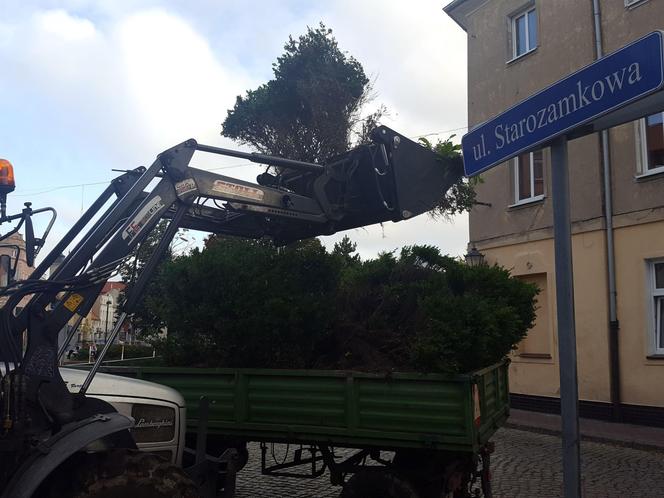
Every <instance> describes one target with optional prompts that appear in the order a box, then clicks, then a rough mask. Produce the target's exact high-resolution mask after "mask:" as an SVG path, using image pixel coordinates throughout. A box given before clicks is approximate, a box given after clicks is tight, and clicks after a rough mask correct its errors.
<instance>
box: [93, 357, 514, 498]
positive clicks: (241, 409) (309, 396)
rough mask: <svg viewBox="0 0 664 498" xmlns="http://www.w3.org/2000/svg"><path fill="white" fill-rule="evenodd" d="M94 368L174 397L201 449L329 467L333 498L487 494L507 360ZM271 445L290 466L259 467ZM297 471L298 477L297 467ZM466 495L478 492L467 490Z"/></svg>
mask: <svg viewBox="0 0 664 498" xmlns="http://www.w3.org/2000/svg"><path fill="white" fill-rule="evenodd" d="M105 370H106V371H107V372H109V373H114V374H119V375H124V376H129V377H136V378H140V379H143V380H149V381H152V382H156V383H159V384H164V385H167V386H170V387H172V388H174V389H176V390H178V391H179V392H180V393H181V394H182V395H183V396H184V398H185V400H186V404H187V413H188V415H187V427H188V433H190V434H192V435H193V434H197V433H200V431H201V430H203V431H204V433H206V435H207V448H208V451H218V452H220V451H222V450H223V449H224V448H227V447H235V448H237V449H238V451H239V452H240V453H241V454H244V453H245V451H246V450H245V448H246V443H248V442H252V441H253V442H260V443H261V447H262V450H263V462H262V463H263V465H262V468H263V472H264V473H266V474H272V475H286V476H292V477H294V476H297V477H305V476H306V477H317V476H320V475H322V474H323V472H324V471H325V469H329V470H330V474H331V478H332V481H333V483H335V484H344V489H343V491H342V495H341V496H343V497H355V496H358V497H359V496H362V497H363V498H367V497H371V496H381V497H384V496H387V497H389V496H418V497H426V496H432V497H433V496H436V497H440V496H454V497H465V496H481V495H483V496H486V497H490V496H491V491H490V478H489V476H490V473H489V460H490V456H489V455H490V453H491V451H492V447H491V444H490V441H489V440H490V438H491V436H492V435H493V434H494V432H495V431H496V430H497V429H498V428H499V427H500V426H501V425H502V424H503V423H504V422H505V420H506V418H507V416H508V414H509V399H508V378H507V371H508V364H507V361H505V362H503V363H499V364H496V365H493V366H491V367H488V368H485V369H482V370H478V371H475V372H471V373H469V374H461V375H454V376H450V375H442V374H419V373H364V372H355V371H343V370H339V371H338V370H272V369H230V368H219V369H208V368H164V367H115V368H107V369H105ZM201 400H202V401H201ZM271 443H288V444H290V445H296V446H298V448H297V449H296V450H295V451H293V452H291V455H292V459H291V460H289V461H287V462H282V463H279V464H275V465H269V463H268V462H267V459H266V458H265V454H266V451H267V447H268V445H269V444H271ZM340 448H346V449H356V451H355V452H353V451H349V450H343V451H342V453H343V455H344V457H340V454H339V451H341V450H340ZM219 454H220V453H219ZM386 455H387V456H386ZM303 468H306V469H307V472H305V473H303V472H298V471H297V469H303ZM350 474H353V477H351V478H350V479H349V480H348V481H347V482H345V481H346V476H347V475H350ZM475 489H476V490H477V492H481V493H482V494H481V495H480V494H473V493H476V492H475V491H474V490H475ZM370 490H372V491H370ZM390 490H392V491H390ZM389 493H391V494H389Z"/></svg>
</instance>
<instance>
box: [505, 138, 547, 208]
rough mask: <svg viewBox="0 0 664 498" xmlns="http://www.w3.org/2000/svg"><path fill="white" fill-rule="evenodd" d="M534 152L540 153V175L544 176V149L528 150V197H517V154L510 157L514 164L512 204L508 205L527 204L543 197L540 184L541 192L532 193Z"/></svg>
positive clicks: (533, 186)
mask: <svg viewBox="0 0 664 498" xmlns="http://www.w3.org/2000/svg"><path fill="white" fill-rule="evenodd" d="M535 152H541V153H542V177H544V151H543V150H541V149H540V150H539V151H534V152H530V153H529V154H528V159H529V161H530V165H529V166H530V197H524V198H523V199H519V156H516V157H515V158H514V159H512V164H513V166H514V204H512V205H511V206H509V207H513V206H520V205H521V204H529V203H531V202H537V201H541V200H542V199H544V186H542V193H541V194H538V195H533V193H534V192H535Z"/></svg>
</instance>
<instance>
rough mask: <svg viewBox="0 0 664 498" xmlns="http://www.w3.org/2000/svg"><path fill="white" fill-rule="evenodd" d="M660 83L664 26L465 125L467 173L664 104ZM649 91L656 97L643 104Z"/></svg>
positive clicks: (663, 77)
mask: <svg viewBox="0 0 664 498" xmlns="http://www.w3.org/2000/svg"><path fill="white" fill-rule="evenodd" d="M663 87H664V32H662V31H654V32H653V33H650V34H649V35H646V36H644V37H643V38H641V39H639V40H636V41H635V42H633V43H630V44H629V45H626V46H625V47H623V48H621V49H620V50H617V51H615V52H613V53H612V54H610V55H607V56H606V57H603V58H601V59H599V60H597V61H596V62H594V63H592V64H589V65H588V66H586V67H584V68H583V69H580V70H579V71H577V72H575V73H572V74H571V75H569V76H567V77H566V78H564V79H562V80H560V81H558V82H557V83H554V84H553V85H551V86H549V87H547V88H545V89H544V90H542V91H540V92H538V93H536V94H535V95H532V96H531V97H529V98H527V99H526V100H524V101H522V102H520V103H519V104H517V105H515V106H513V107H511V108H510V109H508V110H506V111H505V112H503V113H502V114H500V115H498V116H496V117H494V118H492V119H490V120H489V121H487V122H485V123H483V124H481V125H479V126H476V127H475V128H473V129H472V130H471V131H469V132H468V133H467V134H466V135H464V136H463V138H462V140H461V144H462V149H463V161H464V169H465V173H466V176H474V175H477V174H479V173H481V172H483V171H486V170H488V169H489V168H492V167H494V166H497V165H498V164H500V163H502V162H504V161H506V160H508V159H511V158H513V157H515V156H517V155H519V154H521V153H522V152H527V151H530V150H534V149H536V148H537V147H538V146H540V145H542V144H545V143H547V142H549V141H551V140H552V139H554V138H556V137H559V136H561V135H565V134H567V133H570V132H572V133H571V134H572V135H574V137H578V136H581V135H583V134H585V133H591V132H595V131H598V130H599V129H603V128H608V127H611V126H615V125H618V124H620V123H624V122H627V121H630V120H633V119H637V118H639V117H641V116H643V115H644V114H647V112H644V109H653V107H657V106H662V108H664V91H662V88H663ZM655 94H656V95H655ZM648 96H653V97H656V98H657V100H656V103H655V104H653V102H652V101H651V102H647V105H643V99H644V98H645V97H648ZM648 100H652V99H648ZM637 101H642V102H641V105H639V103H637ZM632 103H634V105H633V106H629V105H628V104H632ZM630 109H632V110H631V112H630ZM652 112H655V110H653V111H652ZM599 126H601V128H600V127H599Z"/></svg>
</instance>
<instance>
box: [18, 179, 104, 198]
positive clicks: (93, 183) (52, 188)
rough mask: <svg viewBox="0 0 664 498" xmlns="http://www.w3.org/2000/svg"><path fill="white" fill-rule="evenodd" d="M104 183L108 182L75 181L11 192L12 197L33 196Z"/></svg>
mask: <svg viewBox="0 0 664 498" xmlns="http://www.w3.org/2000/svg"><path fill="white" fill-rule="evenodd" d="M106 183H108V182H92V183H77V184H74V185H60V186H58V187H51V188H50V189H47V190H42V191H40V192H32V193H22V194H12V195H13V197H30V196H33V195H41V194H48V193H50V192H55V191H56V190H64V189H67V188H79V187H88V186H90V185H104V184H106Z"/></svg>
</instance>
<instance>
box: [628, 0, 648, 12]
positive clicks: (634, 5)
mask: <svg viewBox="0 0 664 498" xmlns="http://www.w3.org/2000/svg"><path fill="white" fill-rule="evenodd" d="M646 2H648V0H637V1H636V2H632V3H630V4H629V5H628V4H627V3H625V8H626V9H627V10H632V9H636V8H637V7H640V6H641V5H643V4H644V3H646Z"/></svg>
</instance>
